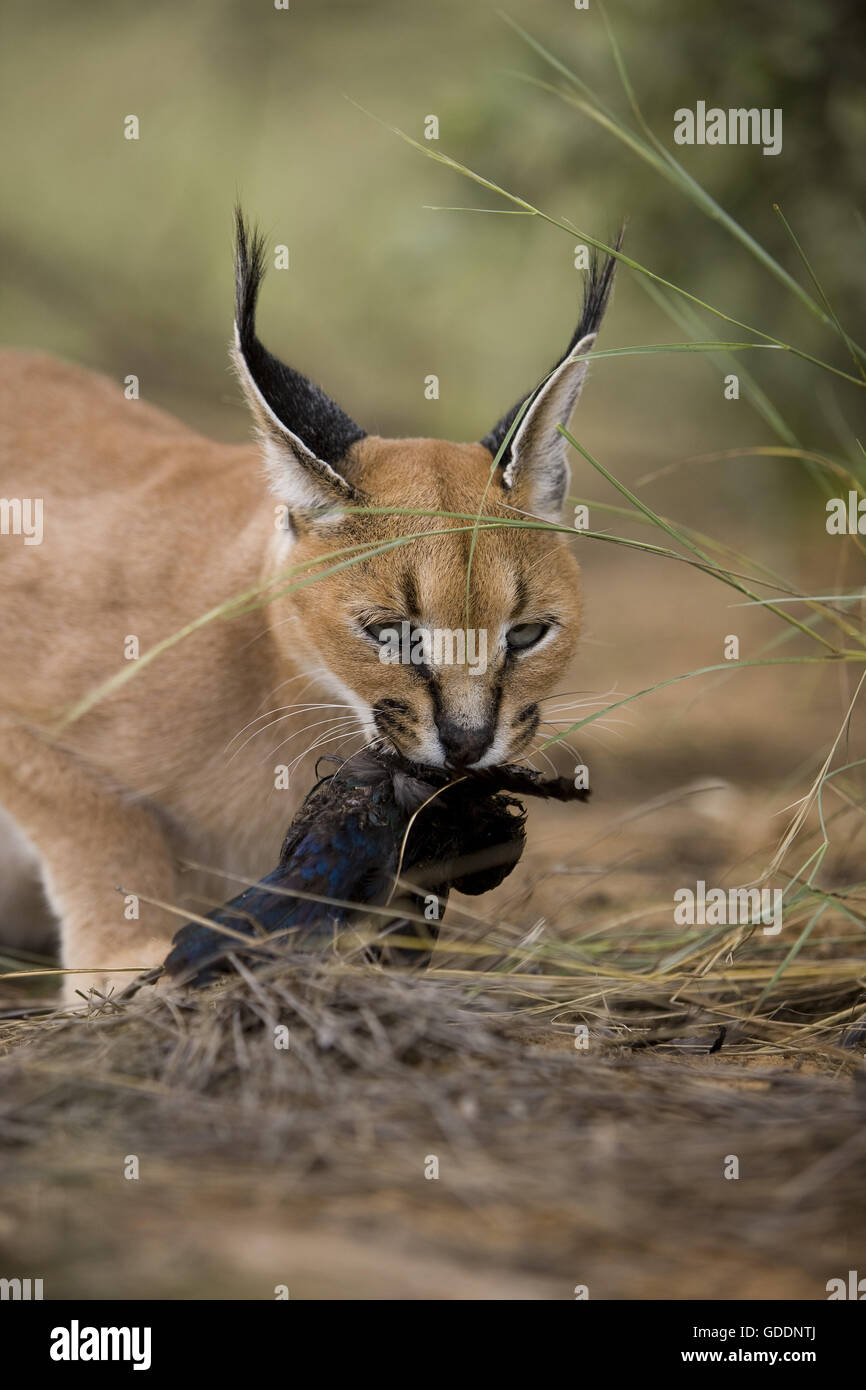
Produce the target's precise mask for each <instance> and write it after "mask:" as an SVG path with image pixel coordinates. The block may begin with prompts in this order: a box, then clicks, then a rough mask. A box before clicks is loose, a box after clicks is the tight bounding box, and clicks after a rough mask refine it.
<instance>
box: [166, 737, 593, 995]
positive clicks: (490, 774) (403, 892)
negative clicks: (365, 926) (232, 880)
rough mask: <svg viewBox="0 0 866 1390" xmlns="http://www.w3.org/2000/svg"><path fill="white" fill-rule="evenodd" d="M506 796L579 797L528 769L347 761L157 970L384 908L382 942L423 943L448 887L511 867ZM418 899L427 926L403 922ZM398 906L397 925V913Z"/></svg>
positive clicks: (181, 970) (203, 972)
mask: <svg viewBox="0 0 866 1390" xmlns="http://www.w3.org/2000/svg"><path fill="white" fill-rule="evenodd" d="M512 792H521V793H524V794H528V795H532V796H542V797H555V798H557V799H559V800H583V799H585V798H586V796H587V795H588V793H587V792H586V791H582V790H576V789H575V788H574V787H573V786H572V784H571V782H570V781H569V780H568V779H567V778H556V779H553V780H547V781H545V780H544V779H542V778H541V776H540V774H538V773H537V772H535V771H534V770H532V769H530V768H517V767H502V768H491V769H489V770H485V771H483V772H479V773H476V774H471V775H467V776H463V777H459V778H457V779H456V780H455V779H454V776H453V774H452V773H450V772H447V771H445V770H444V769H439V768H426V767H417V766H415V765H413V764H408V763H405V762H403V761H401V760H398V759H397V758H395V757H391V756H388V755H387V754H372V753H360V754H357V755H356V756H355V757H353V758H350V759H349V760H348V761H346V762H344V763H341V764H340V765H339V766H338V768H337V770H336V771H335V772H334V773H333V774H331V775H330V776H328V777H324V778H322V779H321V780H320V781H319V782H318V783H317V784H316V786H315V787H314V788H313V789H312V791H311V792H310V794H309V795H308V797H307V798H306V800H305V802H304V803H303V805H302V807H301V808H300V810H299V811H298V814H297V815H296V816H295V819H294V820H293V822H292V824H291V826H290V827H289V831H288V834H287V836H286V839H285V843H284V844H283V848H282V851H281V854H280V862H279V864H278V865H277V867H276V868H275V869H274V870H273V871H272V872H271V873H270V874H268V875H267V877H266V878H264V879H262V880H261V882H260V883H258V884H256V885H255V886H253V887H250V888H247V889H246V890H245V891H244V892H243V893H241V894H239V895H238V896H237V897H236V898H233V899H232V901H231V902H229V903H226V905H225V906H224V907H221V908H218V909H217V910H215V911H214V912H212V913H210V914H209V917H208V922H209V923H213V924H214V925H212V926H211V925H205V923H204V922H190V923H187V925H186V926H184V927H182V928H181V929H180V931H179V932H178V933H177V934H176V936H175V938H174V942H173V947H172V950H171V952H170V954H169V955H168V957H167V958H166V961H165V967H164V968H165V971H166V973H167V974H168V975H169V976H172V977H174V978H176V979H178V980H182V981H194V982H196V983H204V982H206V981H207V980H209V979H212V978H213V976H214V975H215V974H216V973H218V972H219V971H220V970H225V969H227V968H230V963H229V959H228V958H229V956H230V955H233V954H237V955H239V956H240V957H242V958H243V959H250V958H251V957H252V958H253V959H254V958H255V957H256V956H261V955H262V954H264V953H265V951H267V952H268V953H269V947H270V946H271V945H273V943H274V942H288V941H294V942H296V943H297V945H298V946H310V945H314V946H315V945H321V944H322V943H323V942H325V941H329V940H331V939H332V938H333V937H334V935H335V934H336V933H337V932H339V931H341V930H343V929H345V928H346V927H348V926H351V925H358V924H359V923H360V922H361V921H363V920H364V918H365V915H366V916H367V918H368V920H370V914H369V912H368V911H367V909H369V908H370V907H380V908H384V907H389V908H391V909H392V910H393V916H391V915H387V914H386V915H382V914H377V915H375V916H373V917H372V919H371V920H372V921H373V922H375V923H377V924H379V925H380V926H381V938H382V942H383V943H385V942H387V937H388V936H395V935H397V936H401V937H407V936H415V937H420V938H421V939H422V940H425V941H426V942H427V943H428V944H429V943H430V941H431V940H433V939H435V937H436V935H437V929H438V921H439V920H441V916H442V912H443V910H444V907H445V903H446V902H447V899H448V894H449V892H450V890H451V888H456V889H457V890H458V891H459V892H461V893H469V894H478V893H485V892H487V891H488V889H491V888H495V887H496V886H497V884H499V883H501V882H502V880H503V879H504V878H505V877H506V876H507V875H508V874H509V873H510V872H511V870H512V869H513V868H514V866H515V864H516V863H517V861H518V860H519V858H520V856H521V854H522V852H523V845H524V841H525V838H526V832H525V829H524V824H525V820H526V812H525V810H524V808H523V806H522V805H521V803H520V802H519V801H517V800H516V799H515V797H514V796H513V795H510V794H509V793H512ZM398 880H399V887H398ZM299 894H300V895H309V896H295V895H299ZM430 895H433V896H434V898H435V900H436V903H435V914H434V915H433V918H432V920H430V921H429V922H428V921H427V920H426V919H425V920H423V921H417V920H414V919H415V918H416V917H421V918H425V906H427V907H428V912H427V916H428V917H429V916H430V912H429V902H430ZM321 899H332V900H335V901H332V902H322V901H321ZM408 908H411V911H412V914H413V915H412V916H411V917H408V918H407V917H405V916H402V915H401V913H402V912H404V911H406V910H408ZM220 928H228V931H226V930H220ZM238 935H240V936H241V937H244V938H249V940H248V941H246V940H239V939H238ZM265 937H267V938H270V941H269V944H268V948H264V950H263V945H262V943H263V938H265ZM257 941H258V943H259V945H258V947H257V945H256V942H257ZM376 949H377V950H380V948H379V947H377V948H376ZM384 949H385V950H386V951H387V954H389V955H393V956H396V958H397V959H400V960H409V961H410V963H422V962H423V961H424V960H425V959H426V958H427V957H426V953H425V952H424V951H423V949H414V950H413V949H411V948H409V947H405V948H404V949H403V950H402V951H401V950H400V949H399V948H398V947H396V946H394V947H391V948H387V947H385V948H384Z"/></svg>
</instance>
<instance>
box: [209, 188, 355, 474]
mask: <svg viewBox="0 0 866 1390" xmlns="http://www.w3.org/2000/svg"><path fill="white" fill-rule="evenodd" d="M264 273H265V239H264V237H263V236H262V234H261V233H260V232H258V231H256V230H255V229H254V228H249V227H248V226H247V224H246V222H245V220H244V216H243V213H242V212H241V209H240V208H239V207H237V208H236V209H235V328H236V331H237V350H238V351H239V352H240V354H241V356H242V357H243V359H244V362H245V364H246V367H247V369H248V371H249V373H250V375H251V377H252V378H253V381H254V383H255V386H256V388H257V390H258V391H259V393H260V395H261V396H262V398H263V399H264V401H265V404H266V405H267V407H268V409H269V410H270V411H271V412H272V414H273V415H275V416H276V418H277V420H278V421H279V422H280V424H282V425H283V426H284V427H285V428H286V429H287V430H289V431H291V433H292V434H293V435H295V436H297V438H298V439H299V440H300V441H301V442H302V443H303V444H304V445H305V446H306V448H307V449H309V450H310V452H311V453H312V454H314V455H315V457H316V458H317V459H321V460H322V461H323V462H324V463H327V464H330V465H331V467H332V468H336V467H337V465H338V464H339V463H340V461H341V459H343V458H344V457H345V454H346V452H347V451H348V449H349V448H350V446H351V445H352V444H354V443H356V441H357V440H359V439H363V438H364V436H365V434H366V430H362V429H361V428H360V426H359V425H356V424H355V422H354V420H352V419H350V418H349V416H348V415H346V413H345V412H344V411H342V410H341V409H340V407H339V406H338V405H337V404H336V403H335V402H334V401H332V400H331V398H330V396H327V395H326V394H325V392H324V391H323V390H322V389H321V387H319V386H316V385H315V384H314V383H313V382H312V381H308V380H307V378H306V377H305V376H303V375H302V374H301V373H300V372H296V371H294V370H293V369H292V368H291V367H287V366H286V365H285V364H284V363H283V362H280V360H279V359H278V358H276V357H274V356H273V355H272V354H271V353H270V352H268V350H267V348H266V347H263V346H262V344H261V343H260V342H259V340H258V338H257V337H256V301H257V299H258V294H259V287H260V286H261V283H262V280H263V278H264Z"/></svg>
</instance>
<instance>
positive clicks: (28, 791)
mask: <svg viewBox="0 0 866 1390" xmlns="http://www.w3.org/2000/svg"><path fill="white" fill-rule="evenodd" d="M0 802H2V803H3V805H4V806H5V807H6V809H7V810H8V811H9V812H10V813H11V815H12V816H13V818H14V819H15V820H16V821H17V823H18V824H19V825H20V827H21V829H22V830H23V831H24V833H25V835H26V836H27V837H28V839H29V840H30V841H31V842H32V843H33V844H34V845H35V846H36V849H37V851H38V853H39V856H40V860H41V866H42V873H43V878H44V882H45V888H46V892H47V894H48V899H49V902H50V904H51V907H52V908H53V910H54V912H55V913H56V914H57V917H58V919H59V922H60V945H61V961H62V965H63V968H64V970H66V971H68V972H69V973H68V974H66V975H65V976H64V984H63V991H62V992H63V998H64V1000H65V1002H67V1003H75V1002H79V995H78V991H81V992H83V993H84V994H87V993H88V992H89V991H90V989H92V988H95V989H97V990H98V991H99V992H100V993H101V994H106V993H108V992H109V990H111V989H112V988H113V990H114V993H115V994H117V993H119V992H120V991H121V990H122V989H123V987H124V986H125V985H126V984H128V983H129V982H130V981H131V980H132V979H133V978H134V976H135V973H136V972H137V971H140V970H144V969H147V968H149V967H150V966H153V965H159V964H160V963H161V961H162V960H163V959H164V957H165V954H166V951H167V948H168V945H169V943H170V941H171V938H172V936H173V934H174V932H175V931H176V930H177V928H178V926H179V925H180V924H181V921H182V918H180V917H178V916H177V915H175V914H173V913H171V912H167V911H164V910H162V909H160V908H156V907H153V906H151V905H150V904H149V903H147V902H146V901H144V900H145V899H147V898H151V899H157V900H159V901H161V902H165V903H174V902H175V901H176V896H177V893H178V874H177V866H176V862H175V857H174V854H173V851H172V847H171V844H170V842H169V840H168V837H167V835H166V833H165V830H164V828H163V826H162V825H161V823H160V818H159V816H158V815H157V813H156V812H155V811H154V810H153V808H152V807H150V806H149V805H147V804H146V803H141V802H138V803H137V802H135V801H133V800H130V799H127V797H125V796H124V794H123V792H122V791H121V790H119V789H118V788H116V787H113V786H112V785H110V783H109V782H108V779H106V778H103V777H101V776H100V775H99V774H98V773H97V772H96V771H94V770H93V769H91V768H89V767H88V766H86V765H85V764H83V763H82V762H81V761H80V760H78V759H76V758H75V757H74V755H72V754H71V753H68V752H65V751H64V750H62V749H59V748H57V747H55V746H53V745H51V744H50V743H48V742H46V741H44V740H42V739H41V738H40V737H39V736H38V735H35V734H32V733H29V732H27V731H25V730H23V729H21V728H15V729H9V728H7V729H5V730H3V733H2V735H0ZM118 889H121V890H122V891H121V892H118Z"/></svg>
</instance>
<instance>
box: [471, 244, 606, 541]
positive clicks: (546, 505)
mask: <svg viewBox="0 0 866 1390" xmlns="http://www.w3.org/2000/svg"><path fill="white" fill-rule="evenodd" d="M622 237H623V233H622V231H620V234H619V236H618V238H617V240H616V243H615V246H616V250H617V251H618V250H619V248H620V246H621V245H622ZM615 268H616V258H615V257H614V256H608V257H607V259H606V261H605V262H604V265H603V266H600V265H599V261H598V257H597V256H596V255H595V254H594V255H593V258H592V261H591V263H590V267H589V271H588V277H587V281H586V290H585V294H584V301H583V310H582V313H581V316H580V322H579V323H578V325H577V328H576V330H575V332H574V335H573V337H572V339H571V342H570V343H569V345H568V347H567V348H566V350H565V353H564V354H563V356H562V357H561V358H560V361H559V362H558V364H557V365H556V366H555V367H554V369H553V371H552V372H550V373H549V374H548V376H546V377H545V379H544V381H542V382H541V384H540V385H539V386H537V387H536V389H535V391H534V392H533V393H532V395H531V396H530V397H529V398H528V400H529V404H528V405H527V407H526V410H525V411H524V414H523V416H522V418H521V420H520V423H519V424H518V425H517V428H516V430H515V432H514V434H513V435H512V436H511V439H510V440H509V442H508V444H505V439H506V437H507V435H508V431H509V429H510V428H511V426H512V425H513V423H514V421H515V419H516V418H517V415H518V413H519V411H520V409H521V407H522V406H523V404H524V402H523V401H519V402H518V403H517V405H515V406H513V407H512V409H511V410H510V411H509V412H508V414H507V415H503V417H502V419H501V420H500V421H499V422H498V423H497V424H496V425H495V426H494V427H493V429H492V430H491V431H490V433H489V434H488V435H485V437H484V439H482V441H481V442H482V444H483V445H484V446H485V448H487V449H489V450H490V452H491V454H493V455H494V456H495V455H496V454H497V453H499V467H500V470H501V478H502V484H503V487H504V488H505V489H506V490H507V491H508V492H510V493H511V494H512V497H513V502H514V505H515V506H516V507H519V508H520V509H521V510H522V511H527V512H532V513H533V514H534V515H535V516H540V517H543V518H544V519H545V520H546V521H554V522H555V521H559V518H560V515H561V513H562V504H563V501H564V500H565V496H566V493H567V492H568V487H569V482H570V474H569V467H568V456H567V453H566V442H565V440H564V438H563V437H562V435H561V434H560V432H559V429H558V428H557V426H559V425H567V424H568V420H569V416H570V415H571V412H572V411H573V410H574V407H575V406H576V405H577V402H578V399H579V397H580V393H581V389H582V387H583V383H584V380H585V378H586V372H587V367H588V363H587V360H586V354H587V353H588V352H589V351H590V349H591V348H592V345H593V343H594V342H595V339H596V335H597V333H598V330H599V327H600V326H601V321H602V318H603V317H604V311H605V308H606V307H607V303H608V299H609V298H610V291H611V287H612V285H613V275H614V270H615ZM503 446H504V447H503ZM500 450H501V453H500Z"/></svg>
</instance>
